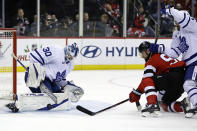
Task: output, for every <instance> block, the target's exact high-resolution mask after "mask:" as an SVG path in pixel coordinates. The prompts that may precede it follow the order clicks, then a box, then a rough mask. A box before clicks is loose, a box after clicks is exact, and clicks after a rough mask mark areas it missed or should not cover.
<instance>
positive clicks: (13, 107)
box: [6, 103, 19, 112]
mask: <svg viewBox="0 0 197 131" xmlns="http://www.w3.org/2000/svg"><path fill="white" fill-rule="evenodd" d="M6 107H7V108H8V109H10V110H11V111H12V112H18V111H19V109H18V108H17V107H16V105H15V103H9V104H7V105H6Z"/></svg>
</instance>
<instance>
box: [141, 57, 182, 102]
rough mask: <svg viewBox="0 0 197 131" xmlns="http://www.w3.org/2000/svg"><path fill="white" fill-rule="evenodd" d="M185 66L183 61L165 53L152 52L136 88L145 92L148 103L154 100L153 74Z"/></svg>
mask: <svg viewBox="0 0 197 131" xmlns="http://www.w3.org/2000/svg"><path fill="white" fill-rule="evenodd" d="M181 66H185V63H184V61H179V60H178V59H172V58H169V57H168V56H167V55H165V54H153V55H152V56H151V58H150V59H149V60H148V61H147V62H146V63H145V68H144V74H143V78H142V81H141V83H140V85H139V86H138V90H140V91H141V92H143V93H145V95H146V98H147V101H148V104H154V103H155V102H156V99H157V98H156V95H157V94H156V93H157V92H156V89H155V84H154V81H153V79H152V77H153V76H154V75H160V74H163V73H167V72H169V70H170V68H174V67H181Z"/></svg>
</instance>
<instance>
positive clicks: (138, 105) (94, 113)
mask: <svg viewBox="0 0 197 131" xmlns="http://www.w3.org/2000/svg"><path fill="white" fill-rule="evenodd" d="M127 101H129V98H128V99H126V100H123V101H121V102H118V103H116V104H114V105H112V106H109V107H106V108H104V109H102V110H99V111H96V112H93V111H90V110H88V109H86V108H84V107H82V106H80V105H77V106H76V108H77V110H79V111H81V112H83V113H85V114H88V115H90V116H94V115H96V114H99V113H101V112H104V111H106V110H109V109H111V108H113V107H116V106H118V105H120V104H123V103H125V102H127ZM136 107H137V109H138V110H141V104H140V102H139V101H137V102H136Z"/></svg>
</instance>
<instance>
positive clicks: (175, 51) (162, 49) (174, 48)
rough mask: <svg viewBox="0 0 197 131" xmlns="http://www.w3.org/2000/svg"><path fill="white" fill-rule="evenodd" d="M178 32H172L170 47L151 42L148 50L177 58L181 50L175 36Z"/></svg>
mask: <svg viewBox="0 0 197 131" xmlns="http://www.w3.org/2000/svg"><path fill="white" fill-rule="evenodd" d="M177 33H178V32H174V33H173V37H172V43H171V48H167V47H166V46H165V44H154V43H152V44H151V45H150V47H149V50H150V51H151V52H152V53H162V54H166V55H168V56H169V57H171V58H178V57H179V56H180V54H181V50H180V49H179V43H180V40H179V38H178V36H177Z"/></svg>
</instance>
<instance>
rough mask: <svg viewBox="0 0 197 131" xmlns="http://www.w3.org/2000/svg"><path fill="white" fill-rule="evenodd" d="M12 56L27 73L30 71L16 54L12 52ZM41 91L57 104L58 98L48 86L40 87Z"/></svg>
mask: <svg viewBox="0 0 197 131" xmlns="http://www.w3.org/2000/svg"><path fill="white" fill-rule="evenodd" d="M11 55H12V57H13V58H14V59H15V60H16V61H17V62H18V63H19V64H20V65H21V66H22V67H23V68H24V69H25V70H26V71H28V69H27V67H25V65H24V64H23V63H22V62H21V61H20V60H19V59H18V58H17V57H16V55H15V54H14V52H12V54H11ZM41 83H42V82H41ZM40 90H41V91H42V92H43V93H45V94H47V95H48V96H49V97H50V98H51V99H52V100H53V101H54V102H55V104H57V97H56V96H55V95H54V94H53V93H52V92H51V91H50V90H49V89H48V88H46V86H45V85H44V84H43V83H42V84H41V86H40Z"/></svg>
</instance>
